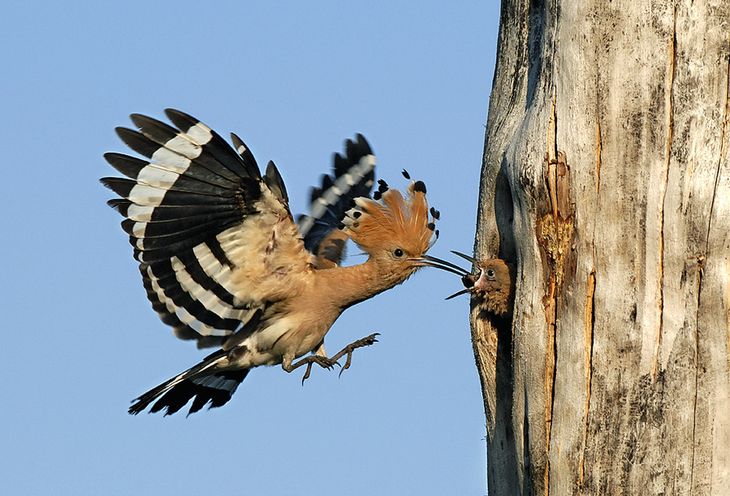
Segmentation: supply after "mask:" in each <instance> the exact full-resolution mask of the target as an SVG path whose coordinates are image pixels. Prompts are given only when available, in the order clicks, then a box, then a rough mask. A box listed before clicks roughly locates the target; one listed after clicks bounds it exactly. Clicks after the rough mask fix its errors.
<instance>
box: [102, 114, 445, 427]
mask: <svg viewBox="0 0 730 496" xmlns="http://www.w3.org/2000/svg"><path fill="white" fill-rule="evenodd" d="M165 113H166V114H167V117H168V118H169V119H170V121H171V122H172V124H173V125H174V126H175V127H176V128H177V129H175V128H173V127H171V126H169V125H168V124H165V123H163V122H160V121H158V120H155V119H152V118H150V117H146V116H143V115H138V114H133V115H132V116H131V119H132V122H133V123H134V124H135V126H136V127H137V128H138V129H139V131H135V130H131V129H127V128H117V133H118V135H119V136H120V138H121V139H122V141H124V142H125V143H126V144H127V145H128V146H129V147H130V148H131V149H132V150H134V151H135V152H137V153H139V154H140V155H142V156H144V157H146V160H145V159H139V158H135V157H131V156H128V155H123V154H120V153H107V154H105V158H106V160H107V161H108V162H109V164H111V165H112V166H113V167H114V168H115V169H116V170H117V171H119V172H120V173H122V174H123V175H125V176H127V178H128V179H125V178H103V179H102V183H103V184H104V185H105V186H107V187H109V188H110V189H111V190H112V191H114V192H115V193H116V194H117V195H119V197H120V198H118V199H113V200H110V201H109V205H110V206H112V207H113V208H115V209H116V210H118V211H119V212H120V213H121V214H122V215H123V216H124V217H125V218H126V219H125V220H124V221H123V222H122V227H123V229H124V230H125V231H126V232H127V233H128V234H129V236H130V242H131V244H132V246H133V247H134V257H135V258H136V259H137V260H138V261H139V270H140V273H141V274H142V280H143V283H144V287H145V289H146V290H147V296H148V298H149V300H150V301H151V302H152V306H153V308H154V309H155V310H156V311H157V313H158V314H159V315H160V317H161V319H162V321H163V322H165V323H166V324H169V325H170V326H172V327H173V328H174V333H175V335H176V336H177V337H179V338H182V339H194V340H197V344H198V347H201V348H202V347H209V346H217V347H218V348H219V349H218V350H217V351H215V352H214V353H212V354H210V355H208V356H207V357H206V358H205V359H204V360H203V361H201V362H200V363H198V364H197V365H195V366H193V367H191V368H190V369H188V370H186V371H184V372H182V373H180V374H178V375H176V376H175V377H173V378H172V379H170V380H168V381H166V382H164V383H162V384H160V385H159V386H157V387H156V388H154V389H151V390H150V391H148V392H146V393H145V394H143V395H142V396H140V397H139V398H137V399H136V401H135V403H133V404H132V406H131V407H130V408H129V413H131V414H137V413H139V412H142V411H143V410H145V409H146V408H147V407H148V406H149V405H150V404H152V408H151V409H150V412H158V411H160V410H163V409H164V410H165V414H166V415H169V414H172V413H175V412H177V411H178V410H180V409H181V408H182V407H184V406H185V405H186V404H187V403H188V402H189V401H190V400H192V405H191V406H190V409H189V413H193V412H196V411H198V410H200V409H201V408H202V407H203V406H205V405H206V404H208V403H209V404H210V407H219V406H221V405H223V404H225V403H226V402H228V401H229V400H230V398H231V396H232V395H233V393H234V392H235V391H236V388H237V387H238V385H239V384H240V383H241V382H242V381H243V380H244V378H245V377H246V376H247V375H248V373H249V371H250V370H251V369H252V368H254V367H258V366H261V365H276V364H280V365H281V367H282V368H283V369H284V370H285V371H287V372H292V371H293V370H295V369H297V368H298V367H301V366H306V372H305V374H304V378H303V379H302V381H304V380H305V379H306V378H307V377H309V374H310V371H311V368H312V365H313V364H316V365H318V366H321V367H324V368H332V366H333V365H335V364H336V362H337V360H339V359H340V358H342V357H345V356H346V357H347V359H346V363H345V365H344V366H343V368H342V370H344V369H346V368H348V367H349V366H350V360H351V358H352V352H353V350H354V349H356V348H360V347H363V346H369V345H371V344H373V343H374V342H376V340H377V339H376V338H377V334H372V335H370V336H368V337H366V338H363V339H360V340H357V341H355V342H354V343H350V344H349V345H348V346H346V347H345V348H344V349H343V350H342V351H340V352H339V353H337V354H335V355H334V356H332V357H331V358H329V357H327V355H326V353H325V349H324V338H325V335H326V334H327V332H328V331H329V329H330V327H331V326H332V324H333V323H334V322H335V320H336V319H337V318H338V317H339V315H340V314H341V313H342V312H343V311H344V310H345V309H346V308H348V307H350V306H352V305H354V304H356V303H359V302H361V301H363V300H367V299H368V298H371V297H372V296H374V295H376V294H378V293H380V292H382V291H385V290H387V289H390V288H392V287H393V286H395V285H397V284H400V283H402V282H403V281H405V280H406V279H408V277H410V276H411V275H412V274H413V273H414V272H415V271H416V270H417V269H418V268H419V267H424V266H432V267H437V268H441V269H444V270H447V271H451V272H454V273H456V272H455V270H454V268H453V266H452V264H449V263H448V262H444V261H442V260H439V259H437V258H434V257H430V256H427V255H426V252H427V251H428V249H429V248H430V246H431V245H432V243H433V241H432V240H435V237H437V235H438V231H436V230H435V221H436V220H437V219H438V217H439V213H438V211H437V210H435V209H434V208H431V209H430V210H429V207H428V203H427V201H426V187H425V185H424V183H423V182H421V181H413V182H411V183H410V185H409V186H408V189H407V192H406V194H405V195H403V194H402V193H401V192H400V191H398V190H395V189H389V188H388V186H387V184H386V183H385V182H384V181H382V180H381V181H379V188H378V190H377V191H375V193H374V194H373V196H372V198H370V193H371V190H372V187H373V182H374V168H375V156H374V155H373V152H372V150H371V148H370V145H369V144H368V142H367V141H366V140H365V138H364V137H363V136H362V135H359V134H358V135H357V137H356V139H355V140H354V141H351V140H347V141H346V146H345V149H346V151H345V155H339V154H335V156H334V168H333V169H334V170H333V173H332V175H325V176H323V178H322V183H321V187H319V188H315V189H314V190H313V191H312V198H311V212H310V214H309V215H307V216H302V217H301V218H300V220H299V222H298V224H297V223H295V222H294V220H293V218H292V215H291V213H290V211H289V206H288V196H287V192H286V188H285V187H284V182H283V180H282V177H281V175H280V174H279V171H278V170H277V168H276V166H275V165H274V163H273V162H269V163H268V165H267V167H266V170H265V173H264V174H263V175H262V174H261V172H260V170H259V167H258V165H257V163H256V160H255V159H254V157H253V154H252V153H251V151H250V150H249V148H248V147H247V146H246V145H245V144H244V143H243V141H242V140H241V139H240V138H238V137H237V136H236V135H235V134H232V135H231V139H232V142H233V145H234V147H235V149H234V148H232V147H231V146H229V145H228V143H226V141H225V140H223V138H221V137H220V136H219V135H218V134H217V133H216V132H215V131H213V130H212V129H211V128H209V127H208V126H206V125H205V124H203V123H202V122H200V121H198V120H197V119H195V118H193V117H191V116H189V115H187V114H185V113H183V112H180V111H177V110H171V109H168V110H166V111H165ZM403 174H404V176H405V177H406V178H407V179H409V176H408V174H407V172H405V171H404V172H403ZM429 214H430V215H429ZM348 239H351V240H353V241H354V242H355V243H356V244H357V245H358V246H360V247H361V248H362V249H363V250H364V251H365V252H366V254H367V255H368V259H367V261H365V262H364V263H361V264H359V265H354V266H348V267H343V266H340V265H339V264H340V262H341V260H342V258H343V256H344V247H345V243H346V241H347V240H348ZM308 354H309V355H308ZM305 355H307V356H306V357H305ZM302 357H304V358H302ZM153 402H154V403H153Z"/></svg>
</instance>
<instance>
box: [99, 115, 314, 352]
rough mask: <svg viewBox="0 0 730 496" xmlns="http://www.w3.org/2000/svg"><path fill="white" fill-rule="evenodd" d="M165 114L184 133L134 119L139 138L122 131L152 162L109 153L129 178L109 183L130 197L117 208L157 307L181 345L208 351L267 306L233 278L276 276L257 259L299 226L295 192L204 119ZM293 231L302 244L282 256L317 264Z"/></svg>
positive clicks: (299, 264) (299, 262) (248, 286)
mask: <svg viewBox="0 0 730 496" xmlns="http://www.w3.org/2000/svg"><path fill="white" fill-rule="evenodd" d="M165 113H166V114H167V116H168V118H169V119H170V121H171V122H172V123H173V124H174V125H175V126H176V127H177V129H175V128H173V127H171V126H169V125H167V124H165V123H163V122H160V121H157V120H155V119H152V118H150V117H146V116H142V115H138V114H134V115H132V116H131V118H132V122H133V123H134V124H135V125H136V126H137V128H138V129H139V131H134V130H131V129H126V128H117V133H118V134H119V136H120V137H121V139H122V140H123V141H124V142H125V143H126V144H127V145H128V146H129V147H130V148H131V149H132V150H134V151H135V152H137V153H139V154H141V155H142V156H144V157H146V159H139V158H135V157H131V156H128V155H123V154H120V153H107V154H106V155H105V158H106V160H107V161H108V162H109V163H110V164H111V165H112V166H113V167H114V168H115V169H117V170H118V171H119V172H121V173H122V174H123V175H125V176H127V178H128V179H125V178H103V179H102V183H103V184H104V185H106V186H107V187H109V188H110V189H112V190H113V191H114V192H115V193H116V194H118V195H119V196H120V197H121V198H119V199H113V200H110V201H109V204H110V205H111V206H112V207H114V208H115V209H116V210H118V211H119V212H120V213H121V214H122V215H123V216H124V217H125V218H126V219H125V220H124V221H123V222H122V227H123V229H124V230H125V231H126V232H127V233H128V234H129V239H130V243H131V244H132V246H133V247H134V257H135V258H136V259H137V260H138V261H139V262H140V266H139V268H140V272H141V274H142V280H143V282H144V286H145V289H146V290H147V296H148V298H149V299H150V301H151V302H152V306H153V308H154V309H155V310H156V311H157V312H158V313H159V314H160V317H161V318H162V320H163V321H164V322H165V323H166V324H169V325H171V326H172V327H173V328H174V329H175V334H176V335H177V336H178V337H180V338H182V339H196V340H198V345H199V346H201V347H202V346H213V345H219V344H221V343H222V342H223V341H224V340H225V339H226V337H227V336H229V335H231V334H233V333H234V332H236V331H237V330H238V329H239V328H240V327H241V326H242V325H243V324H244V323H245V322H246V321H248V320H249V318H250V317H251V315H252V314H253V313H254V312H255V310H256V309H257V308H259V307H261V306H262V305H263V304H264V302H265V301H266V298H267V294H265V293H262V292H261V290H257V288H256V287H254V286H255V285H254V284H247V281H246V280H245V279H242V278H240V277H238V278H236V277H233V276H234V273H235V271H236V270H239V269H244V271H247V272H254V273H257V274H265V273H266V271H267V270H270V269H269V267H268V266H266V265H264V262H262V258H263V257H259V256H256V255H258V254H259V253H263V251H264V250H265V249H266V243H267V242H268V240H269V239H270V237H271V232H272V231H273V230H274V228H275V225H274V224H275V223H277V222H278V223H279V224H281V221H280V219H282V218H283V219H284V220H286V218H287V217H288V218H289V219H291V214H290V213H289V209H288V205H287V198H286V190H285V188H284V184H283V182H282V181H281V177H280V176H279V173H278V171H276V167H275V166H274V165H273V163H269V166H268V167H267V171H266V174H265V175H264V176H263V177H262V176H261V174H260V171H259V168H258V165H257V164H256V161H255V159H254V157H253V155H252V154H251V152H250V151H249V150H248V148H247V147H246V146H245V145H244V144H243V142H242V141H241V140H240V139H238V138H237V137H234V143H235V145H236V148H237V150H234V149H233V148H232V147H231V146H230V145H228V144H227V143H226V142H225V141H224V140H223V139H222V138H221V137H220V136H219V135H218V134H217V133H215V132H214V131H213V130H212V129H210V128H209V127H208V126H206V125H205V124H203V123H202V122H200V121H198V120H197V119H195V118H193V117H191V116H189V115H187V114H184V113H182V112H179V111H177V110H170V109H168V110H166V111H165ZM289 222H290V223H291V231H292V234H291V237H292V238H293V239H292V240H291V241H290V242H289V243H288V244H286V243H284V248H285V249H289V251H290V252H292V251H293V252H294V253H293V254H292V253H285V254H282V257H286V262H287V263H290V264H292V263H294V264H296V265H297V267H296V268H295V269H296V270H305V268H306V266H307V264H308V263H309V259H310V256H309V254H308V253H307V252H306V251H305V250H304V247H303V244H302V242H301V240H299V239H298V235H297V234H296V226H294V224H293V222H291V220H290V221H289ZM297 242H298V243H299V245H301V246H300V247H299V249H298V250H297ZM297 251H299V252H301V253H297ZM268 257H269V260H270V261H271V259H272V258H274V259H275V258H276V257H277V253H270V254H269V255H268ZM280 258H281V257H280ZM272 263H274V265H277V263H280V261H276V260H273V261H272Z"/></svg>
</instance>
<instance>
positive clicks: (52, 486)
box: [0, 1, 498, 496]
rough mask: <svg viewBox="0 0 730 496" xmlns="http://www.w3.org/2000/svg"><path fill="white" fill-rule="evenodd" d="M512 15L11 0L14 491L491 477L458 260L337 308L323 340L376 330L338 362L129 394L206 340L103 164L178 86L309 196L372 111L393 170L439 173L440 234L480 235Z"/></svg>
mask: <svg viewBox="0 0 730 496" xmlns="http://www.w3.org/2000/svg"><path fill="white" fill-rule="evenodd" d="M21 3H22V4H23V5H22V6H20V5H21ZM497 23H498V5H497V2H483V1H482V2H478V1H463V2H435V1H419V2H396V1H379V2H343V1H317V2H277V1H268V2H265V1H257V2H244V1H238V2H233V1H230V2H207V3H205V2H190V1H178V2H138V1H124V2H114V3H111V2H108V3H102V2H98V3H97V2H85V3H84V2H78V3H74V2H38V3H35V2H8V3H7V4H6V5H4V6H3V12H2V15H1V16H0V39H1V41H2V44H1V46H2V48H0V50H2V59H1V60H2V64H3V70H2V74H3V75H2V77H0V95H1V96H0V98H1V100H0V101H1V102H2V104H1V106H0V108H1V109H2V114H1V116H0V117H1V118H0V143H1V144H2V154H1V157H2V159H1V160H2V173H3V178H2V195H0V202H2V204H1V207H2V216H1V217H0V218H1V219H2V220H0V222H1V223H2V224H0V226H1V228H2V245H1V246H2V260H3V264H4V267H3V269H2V285H0V287H1V289H0V293H1V296H2V298H1V299H0V301H1V302H2V316H3V322H2V328H3V343H2V345H0V364H1V365H0V366H1V367H2V381H0V398H2V400H1V401H2V405H1V408H0V494H7V495H10V494H13V495H51V494H53V495H98V494H103V495H117V494H119V495H122V494H155V495H157V496H162V495H172V494H175V495H183V494H250V495H254V494H255V495H280V494H317V495H319V496H326V495H372V494H414V495H415V494H417V495H446V494H449V495H452V494H453V495H481V494H484V493H485V492H486V476H485V441H484V416H483V410H482V403H481V396H480V390H479V383H478V378H477V373H476V369H475V366H474V361H473V355H472V348H471V343H470V340H469V330H468V316H467V312H468V309H467V307H468V304H467V300H466V298H462V299H459V300H454V301H448V302H446V301H444V300H443V298H444V297H445V296H446V295H448V294H450V293H451V292H454V291H456V290H458V289H459V288H460V283H459V281H458V279H457V278H456V277H454V276H451V275H449V274H447V273H445V272H439V271H435V270H432V271H421V272H419V273H418V274H416V275H415V276H414V277H412V278H411V279H410V280H409V281H408V282H406V283H405V284H404V285H403V286H399V287H397V288H396V289H395V290H393V291H389V292H387V293H385V294H382V295H380V296H378V297H376V298H375V299H374V300H370V301H367V302H365V303H362V304H360V305H357V306H356V307H354V308H352V309H350V310H348V311H347V312H346V313H345V314H344V315H343V316H342V318H340V320H338V321H337V322H336V323H335V325H334V327H333V329H332V331H331V332H330V334H329V335H328V339H327V342H328V349H329V351H330V352H334V351H337V350H338V349H339V348H340V347H341V346H342V345H344V344H346V343H348V342H350V341H352V340H354V339H356V338H360V337H362V336H365V335H367V334H370V333H371V332H374V331H378V332H380V333H382V336H381V340H380V342H379V343H378V344H376V345H375V346H372V347H370V348H367V349H364V350H359V351H358V352H356V353H355V356H354V361H353V366H352V368H351V369H350V370H349V371H347V372H346V373H345V374H343V376H342V378H341V379H338V378H337V373H336V372H327V371H323V370H319V369H316V370H314V372H313V377H312V379H311V380H310V381H308V382H307V384H306V386H304V387H302V386H301V385H300V379H301V373H294V374H292V375H288V374H286V373H284V372H283V371H282V370H281V369H280V368H278V367H277V368H266V369H264V368H262V369H257V370H255V371H254V372H253V373H252V374H251V375H250V376H249V378H248V379H247V380H246V382H245V383H244V384H243V385H242V387H241V388H239V390H238V392H237V394H236V395H235V396H234V398H233V400H232V401H231V402H230V403H229V404H228V405H226V406H225V407H224V408H222V409H216V410H210V411H203V412H201V413H198V414H196V415H192V416H191V417H189V418H186V417H185V415H184V414H178V415H175V416H172V417H166V418H163V417H162V416H160V415H147V414H143V415H140V416H137V417H133V416H130V415H128V414H127V413H126V410H127V407H128V405H129V401H130V400H131V399H133V398H134V397H136V396H137V395H138V394H140V393H142V392H144V391H145V390H147V389H149V388H150V387H152V386H155V385H156V384H158V383H159V382H161V381H162V380H164V379H167V378H168V377H169V376H171V375H173V374H175V373H177V372H179V371H181V370H183V369H185V368H187V367H189V366H191V365H192V364H194V363H195V362H197V361H198V359H199V358H201V357H202V355H203V353H204V352H201V351H199V350H196V349H195V347H194V345H192V344H191V343H190V342H183V341H178V340H176V339H175V338H174V337H173V336H172V335H171V332H170V330H169V328H167V327H166V326H165V325H164V324H162V323H161V322H160V321H159V320H158V318H157V316H156V314H155V313H154V312H153V311H152V309H151V308H150V305H149V304H148V302H147V300H146V298H145V294H144V291H143V288H142V284H141V282H140V280H139V276H138V273H137V269H136V266H135V263H134V261H133V260H132V257H131V247H130V246H129V245H128V243H127V238H126V235H124V233H123V232H122V230H121V229H120V227H119V221H120V220H121V219H120V217H119V216H118V215H117V214H116V213H115V212H114V211H112V210H111V209H109V208H108V207H107V206H106V205H104V202H105V200H107V199H108V198H110V197H111V196H112V195H111V192H110V191H108V190H106V189H104V188H103V187H102V186H101V185H100V184H99V182H98V178H99V177H101V176H103V175H109V174H112V173H113V170H112V169H111V168H110V167H108V166H107V165H106V163H105V162H104V161H103V159H102V153H104V152H105V151H125V147H124V146H123V145H122V144H121V142H120V141H119V140H118V139H117V137H116V135H115V133H114V132H113V128H114V127H115V126H117V125H129V121H128V120H127V115H128V114H129V113H131V112H141V113H146V114H149V115H152V116H155V117H158V118H160V117H162V116H163V114H162V109H163V108H164V107H168V106H171V107H176V108H179V109H181V110H184V111H186V112H189V113H191V114H192V115H195V116H196V117H198V118H200V119H202V120H203V121H204V122H206V123H207V124H208V125H210V126H212V127H214V128H215V129H217V130H218V131H219V132H220V133H221V134H223V135H224V136H227V135H228V132H229V131H235V132H236V133H238V134H239V135H240V136H241V137H243V138H244V139H245V140H246V142H247V143H248V144H249V145H250V146H251V148H252V149H253V151H254V153H255V155H256V156H257V158H258V161H259V163H266V161H267V160H269V159H273V160H274V161H275V162H276V163H277V164H278V165H279V167H280V169H281V170H282V172H283V175H284V177H285V180H286V183H287V186H288V189H289V193H290V196H291V197H292V210H294V211H295V213H297V212H301V211H303V210H304V209H305V206H306V205H305V200H306V198H307V193H308V189H309V187H310V186H311V185H313V184H314V183H315V182H317V181H318V177H319V174H321V173H322V172H325V171H327V170H329V167H330V157H331V154H332V152H334V151H339V150H341V148H342V141H343V140H344V139H345V138H347V137H351V136H353V135H354V133H356V132H362V133H364V134H365V135H366V136H367V137H368V139H369V140H370V142H371V144H372V145H373V148H374V149H375V151H376V153H377V155H378V173H379V176H380V177H383V178H385V179H387V180H388V181H389V182H390V183H391V184H392V185H401V186H402V185H404V184H405V181H404V180H403V179H402V178H401V177H400V170H401V169H402V168H404V167H405V168H407V169H408V170H409V171H410V172H411V175H412V176H414V177H416V178H419V179H423V180H424V181H425V182H426V184H427V185H428V192H429V199H430V201H431V203H432V204H433V205H435V206H436V207H437V208H439V209H440V210H441V211H442V220H441V222H440V228H441V239H440V241H439V242H438V243H437V244H436V246H435V247H434V249H433V250H432V252H431V253H432V254H434V255H437V256H449V254H448V250H449V249H459V250H462V251H467V252H470V250H471V247H472V244H473V236H474V223H475V212H476V203H477V191H478V181H479V172H480V171H479V169H480V160H481V153H482V146H483V140H484V123H485V120H486V109H487V103H488V95H489V92H490V86H491V80H492V71H493V67H494V52H495V45H496V28H497ZM351 251H352V252H356V251H357V250H351ZM451 258H453V257H451ZM355 260H356V261H357V259H355ZM360 260H362V259H360Z"/></svg>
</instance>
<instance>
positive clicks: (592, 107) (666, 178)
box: [472, 0, 730, 496]
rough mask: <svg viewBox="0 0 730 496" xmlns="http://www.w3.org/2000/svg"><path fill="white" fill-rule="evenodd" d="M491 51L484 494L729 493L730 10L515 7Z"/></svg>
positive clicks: (659, 2)
mask: <svg viewBox="0 0 730 496" xmlns="http://www.w3.org/2000/svg"><path fill="white" fill-rule="evenodd" d="M498 52H499V53H498V57H497V67H496V71H495V79H494V86H493V90H492V97H491V101H490V107H489V118H488V125H487V134H486V142H485V150H484V162H483V170H482V177H481V194H480V209H479V220H478V233H477V242H476V253H477V255H478V256H479V257H480V258H488V257H494V256H499V257H501V258H505V259H507V260H508V261H512V262H515V263H516V264H517V277H516V297H515V305H514V315H513V318H512V319H511V322H508V321H504V322H502V321H499V320H498V319H495V320H489V319H486V320H483V319H479V318H477V317H476V316H475V315H473V319H472V324H473V326H472V333H473V338H474V347H475V354H476V357H477V364H478V367H479V372H480V376H481V379H482V386H483V391H484V403H485V409H486V412H487V431H488V436H487V439H488V467H487V469H488V479H489V493H490V494H495V495H500V496H501V495H512V494H537V495H547V494H554V495H561V496H562V495H566V494H730V379H729V377H730V375H729V374H730V122H728V114H729V113H730V108H729V106H730V102H729V100H728V91H729V83H728V80H729V76H730V1H728V0H695V1H693V0H676V1H671V0H633V1H613V2H611V1H606V0H581V1H568V0H565V1H563V0H550V1H541V0H530V1H527V0H522V1H519V0H503V2H502V15H501V26H500V32H499V47H498ZM508 320H509V319H508Z"/></svg>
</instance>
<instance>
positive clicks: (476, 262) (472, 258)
mask: <svg viewBox="0 0 730 496" xmlns="http://www.w3.org/2000/svg"><path fill="white" fill-rule="evenodd" d="M451 253H453V254H454V255H456V256H459V257H461V258H463V259H464V260H468V261H469V262H471V263H473V264H474V265H479V262H478V261H477V259H476V258H474V257H470V256H469V255H466V254H465V253H461V252H459V251H456V250H451Z"/></svg>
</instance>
